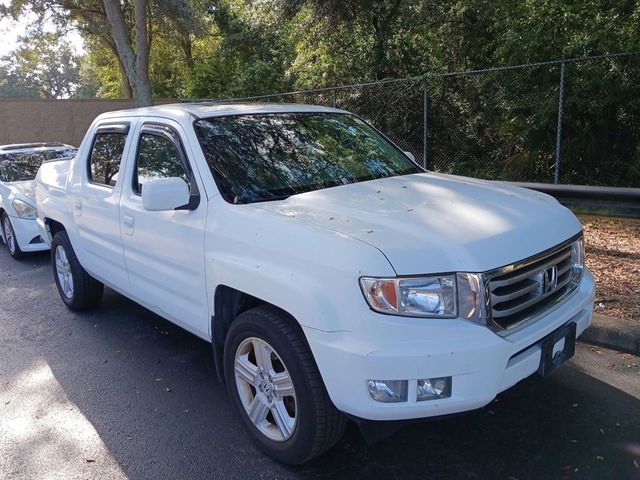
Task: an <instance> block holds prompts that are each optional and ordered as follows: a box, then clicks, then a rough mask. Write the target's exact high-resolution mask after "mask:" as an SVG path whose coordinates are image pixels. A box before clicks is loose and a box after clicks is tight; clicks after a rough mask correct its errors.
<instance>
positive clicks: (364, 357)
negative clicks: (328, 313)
mask: <svg viewBox="0 0 640 480" xmlns="http://www.w3.org/2000/svg"><path fill="white" fill-rule="evenodd" d="M594 295H595V283H594V279H593V275H592V274H591V272H589V271H588V270H587V269H585V272H584V275H583V279H582V282H581V284H580V286H579V288H578V289H577V290H576V291H575V292H574V293H572V294H571V295H570V296H569V297H568V298H567V299H566V300H565V301H564V302H562V303H560V304H558V305H557V306H555V308H553V309H551V310H549V311H547V312H545V313H544V314H542V315H541V316H540V317H539V318H538V319H537V320H536V321H535V322H533V323H531V324H530V325H528V326H526V327H525V328H522V329H521V330H518V331H516V332H514V333H512V334H510V335H508V336H505V337H501V336H499V335H497V334H495V333H493V332H492V331H491V330H489V329H488V328H487V327H483V326H480V325H476V324H473V323H470V322H467V321H464V320H440V319H416V318H402V317H389V316H384V315H380V314H377V313H374V312H366V315H369V316H371V318H370V319H368V320H370V322H371V329H370V330H368V331H367V332H364V333H363V334H362V335H355V334H353V333H351V332H333V333H327V332H321V331H318V330H314V329H310V328H305V329H304V331H305V334H306V336H307V340H308V342H309V345H310V347H311V350H312V352H313V354H314V357H315V359H316V362H317V364H318V367H319V369H320V372H321V374H322V377H323V380H324V383H325V386H326V388H327V391H328V393H329V396H330V397H331V399H332V401H333V402H334V404H335V405H336V407H337V408H338V409H339V410H341V411H343V412H345V413H347V414H350V415H353V416H355V417H358V418H362V419H366V420H406V419H416V418H426V417H432V416H439V415H447V414H452V413H459V412H464V411H467V410H473V409H476V408H480V407H483V406H484V405H486V404H488V403H489V402H491V401H492V400H493V399H494V398H495V396H496V395H497V394H498V393H500V392H501V391H503V390H506V389H507V388H509V387H511V386H513V385H515V384H516V383H517V382H519V381H520V380H522V379H524V378H526V377H528V376H530V375H531V374H533V373H535V372H536V371H537V370H538V367H539V365H540V357H541V350H540V346H539V344H538V342H539V341H540V340H541V339H542V338H544V337H545V336H547V335H548V334H550V333H551V332H553V331H554V330H556V329H558V328H559V327H560V326H562V325H564V324H566V323H568V322H575V323H576V334H577V335H580V334H581V333H582V332H583V331H584V330H585V329H586V328H587V327H588V326H589V325H590V324H591V316H592V310H593V301H594ZM448 376H450V377H452V391H451V397H449V398H446V399H440V400H429V401H422V402H417V401H416V388H417V386H416V385H417V380H418V379H422V378H432V377H448ZM396 379H398V380H399V379H402V380H409V391H408V401H406V402H402V403H380V402H376V401H374V400H373V399H372V398H371V397H370V396H369V392H368V389H367V381H368V380H396Z"/></svg>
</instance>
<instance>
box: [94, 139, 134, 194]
mask: <svg viewBox="0 0 640 480" xmlns="http://www.w3.org/2000/svg"><path fill="white" fill-rule="evenodd" d="M126 142H127V134H126V133H124V132H104V133H97V134H96V137H95V139H94V141H93V148H92V149H91V156H90V157H89V162H90V169H89V175H90V178H89V180H90V181H92V182H93V183H98V184H101V185H107V186H109V187H114V186H115V185H116V182H117V181H118V171H119V170H120V161H121V160H122V154H123V152H124V145H125V143H126Z"/></svg>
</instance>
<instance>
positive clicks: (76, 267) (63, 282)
mask: <svg viewBox="0 0 640 480" xmlns="http://www.w3.org/2000/svg"><path fill="white" fill-rule="evenodd" d="M51 266H52V268H53V278H54V280H55V282H56V287H58V293H60V298H62V301H63V302H64V303H65V305H66V306H67V307H69V309H70V310H86V309H89V308H93V307H95V306H97V305H98V304H99V303H100V300H102V292H103V290H104V285H102V283H101V282H99V281H98V280H96V279H95V278H93V277H92V276H91V275H89V274H88V273H87V272H86V270H85V269H84V268H82V265H80V262H79V261H78V258H77V257H76V254H75V252H74V251H73V247H72V246H71V242H70V241H69V237H68V236H67V232H65V231H60V232H58V233H56V234H55V235H54V237H53V240H52V241H51Z"/></svg>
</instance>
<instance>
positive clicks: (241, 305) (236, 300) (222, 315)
mask: <svg viewBox="0 0 640 480" xmlns="http://www.w3.org/2000/svg"><path fill="white" fill-rule="evenodd" d="M213 303H214V314H213V316H212V317H211V345H212V348H213V357H214V363H215V369H216V374H217V376H218V380H220V382H221V383H225V379H224V368H223V363H224V361H223V359H224V344H225V340H226V338H227V333H228V331H229V328H230V327H231V324H232V323H233V322H234V320H235V319H236V318H237V317H238V315H240V314H241V313H243V312H246V311H247V310H251V309H252V308H255V307H258V306H268V307H269V308H272V309H273V310H275V311H277V312H278V313H279V314H281V315H282V316H283V318H286V319H287V321H288V322H289V323H290V324H291V326H293V327H294V328H295V329H297V330H299V332H300V333H301V337H302V338H303V339H304V341H305V343H307V340H306V336H305V335H304V331H303V330H302V327H301V326H300V323H299V322H298V320H297V319H296V318H295V317H294V316H293V315H291V314H290V313H289V312H287V311H286V310H284V309H282V308H280V307H278V306H277V305H274V304H272V303H270V302H267V301H266V300H262V299H261V298H257V297H255V296H253V295H250V294H248V293H245V292H243V291H241V290H237V289H235V288H233V287H229V286H227V285H218V286H217V287H216V290H215V293H214V301H213ZM308 347H309V345H308V344H307V348H308Z"/></svg>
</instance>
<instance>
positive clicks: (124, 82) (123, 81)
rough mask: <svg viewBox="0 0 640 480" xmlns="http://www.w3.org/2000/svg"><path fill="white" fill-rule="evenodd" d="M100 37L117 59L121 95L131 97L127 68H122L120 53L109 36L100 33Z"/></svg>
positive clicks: (131, 91)
mask: <svg viewBox="0 0 640 480" xmlns="http://www.w3.org/2000/svg"><path fill="white" fill-rule="evenodd" d="M100 39H101V40H102V43H103V44H104V45H106V46H107V47H108V48H109V50H111V51H112V52H113V54H114V55H115V57H116V59H117V60H118V71H119V72H120V91H121V92H122V96H124V97H125V98H133V90H132V89H131V84H130V83H129V77H128V76H127V70H126V69H125V68H124V63H122V59H121V58H120V55H118V49H117V48H116V46H115V44H114V43H113V41H112V40H111V38H109V37H107V36H105V35H101V36H100Z"/></svg>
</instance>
